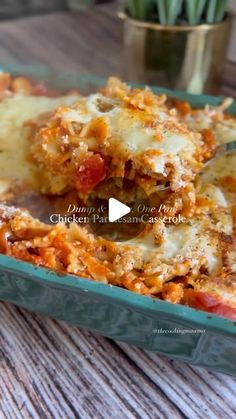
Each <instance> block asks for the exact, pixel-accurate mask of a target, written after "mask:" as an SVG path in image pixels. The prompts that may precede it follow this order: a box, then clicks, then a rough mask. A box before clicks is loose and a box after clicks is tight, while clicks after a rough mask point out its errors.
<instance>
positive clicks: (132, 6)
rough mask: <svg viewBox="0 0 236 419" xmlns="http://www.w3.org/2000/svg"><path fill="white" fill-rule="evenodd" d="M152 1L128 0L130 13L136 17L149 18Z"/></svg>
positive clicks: (139, 18) (140, 18)
mask: <svg viewBox="0 0 236 419" xmlns="http://www.w3.org/2000/svg"><path fill="white" fill-rule="evenodd" d="M151 3H152V1H151V0H127V9H128V13H129V15H130V16H131V17H133V18H134V19H138V20H147V18H148V16H149V11H150V7H151Z"/></svg>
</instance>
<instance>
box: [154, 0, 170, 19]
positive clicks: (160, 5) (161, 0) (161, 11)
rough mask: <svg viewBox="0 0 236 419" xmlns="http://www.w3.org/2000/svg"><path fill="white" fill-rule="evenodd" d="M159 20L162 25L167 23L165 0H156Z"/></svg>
mask: <svg viewBox="0 0 236 419" xmlns="http://www.w3.org/2000/svg"><path fill="white" fill-rule="evenodd" d="M156 3H157V11H158V17H159V21H160V23H161V24H162V25H166V24H167V14H166V1H165V0H156Z"/></svg>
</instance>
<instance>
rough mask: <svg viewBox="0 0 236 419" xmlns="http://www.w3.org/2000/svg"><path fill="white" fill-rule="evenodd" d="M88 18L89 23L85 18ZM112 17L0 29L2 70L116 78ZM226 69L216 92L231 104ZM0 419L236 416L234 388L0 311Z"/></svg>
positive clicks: (28, 22)
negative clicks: (12, 67) (27, 67)
mask: <svg viewBox="0 0 236 419" xmlns="http://www.w3.org/2000/svg"><path fill="white" fill-rule="evenodd" d="M91 16H92V18H91V19H90V17H91ZM121 57H122V55H121V42H120V27H119V22H118V21H117V19H116V17H115V14H114V8H113V7H110V6H106V7H105V8H104V7H102V8H99V9H97V11H96V13H95V12H94V11H90V12H84V13H81V14H75V15H74V14H69V13H55V14H53V15H48V16H44V17H43V18H42V17H40V18H39V17H32V18H30V19H19V20H18V21H17V22H4V23H2V24H1V25H0V62H2V63H21V64H46V65H48V66H50V67H52V68H56V69H57V68H60V69H63V70H69V71H78V72H81V73H86V72H88V71H89V72H91V73H94V74H97V75H101V76H108V75H109V74H117V75H122V58H121ZM235 68H236V67H235V66H234V65H233V64H232V63H228V64H227V66H226V72H225V76H224V85H223V88H222V92H224V93H225V94H227V95H230V96H231V95H234V96H236V79H235ZM0 371H1V374H0V418H1V419H2V418H7V419H11V418H12V419H16V418H17V419H18V418H24V419H27V418H40V419H41V418H43V419H44V418H46V419H47V418H56V419H57V418H58V419H68V418H69V419H71V418H82V419H90V418H93V419H100V418H101V419H106V418H109V419H113V418H114V419H126V418H130V419H134V418H140V419H146V418H147V419H148V418H158V419H159V418H168V419H169V418H174V419H178V418H190V419H201V418H202V419H215V418H216V419H218V418H220V419H221V418H224V419H226V418H230V419H232V418H235V417H236V398H235V390H236V380H235V379H233V378H231V377H228V376H225V375H223V374H219V373H212V372H208V371H206V370H204V369H201V368H199V367H191V366H189V365H186V364H183V363H180V362H177V361H171V360H168V359H167V358H164V357H162V356H159V355H157V354H154V353H150V352H147V351H142V350H140V349H137V348H134V347H132V346H128V345H126V344H123V343H115V342H112V341H111V340H108V339H105V338H103V337H99V336H96V335H95V334H92V333H90V332H88V331H84V330H80V329H78V328H75V327H70V326H68V325H66V324H65V323H63V322H57V321H54V320H51V319H48V318H43V317H40V316H36V315H34V314H30V313H28V312H26V311H25V310H23V309H19V308H16V307H14V306H12V305H10V304H5V303H0Z"/></svg>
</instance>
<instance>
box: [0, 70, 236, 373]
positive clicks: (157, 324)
mask: <svg viewBox="0 0 236 419" xmlns="http://www.w3.org/2000/svg"><path fill="white" fill-rule="evenodd" d="M4 69H6V70H8V71H10V72H11V73H13V74H24V75H29V76H34V77H35V78H37V79H43V80H46V81H48V82H49V83H50V84H51V85H54V86H56V87H62V88H65V89H68V88H70V87H77V88H78V89H79V90H81V91H82V92H83V93H84V92H86V93H87V92H89V91H91V90H94V89H96V88H98V87H99V86H100V85H101V84H103V83H104V81H103V80H101V79H98V78H96V77H93V76H84V77H82V76H81V77H79V76H73V75H68V74H55V72H53V71H50V70H46V69H38V68H37V69H35V68H33V67H32V68H25V67H21V66H20V67H17V66H14V67H11V66H4ZM154 90H155V91H156V92H167V93H168V94H171V95H172V96H176V97H179V98H181V99H185V100H188V101H189V102H190V103H191V104H192V105H193V106H195V107H199V106H204V104H205V103H209V104H212V105H216V104H218V103H219V102H220V101H221V98H219V97H218V98H216V97H210V96H194V95H189V94H186V93H181V92H171V91H169V90H166V89H159V88H156V89H154ZM230 112H231V113H234V114H236V105H235V104H234V105H233V106H232V107H231V109H230ZM0 299H1V300H3V301H8V302H11V303H14V304H16V305H19V306H21V307H25V308H27V309H28V310H31V311H34V312H36V313H40V314H42V315H47V316H51V317H53V318H55V319H60V320H64V321H66V322H68V323H70V324H73V325H77V326H80V327H85V328H87V329H89V330H92V331H94V332H97V333H100V334H102V335H104V336H107V337H109V338H112V339H117V340H120V341H124V342H126V343H130V344H134V345H137V346H139V347H142V348H144V349H148V350H151V351H156V352H159V353H162V354H164V355H167V356H169V357H171V358H178V359H181V360H183V361H185V362H190V363H192V364H195V365H200V366H203V367H206V368H209V369H214V370H217V371H221V372H224V373H227V374H231V375H235V376H236V363H235V353H236V323H234V322H232V321H230V320H227V319H225V318H223V317H218V316H215V315H211V314H208V313H205V312H202V311H198V310H194V309H192V308H189V307H187V306H181V305H174V304H170V303H168V302H165V301H161V300H157V299H153V298H150V297H145V296H142V295H137V294H135V293H132V292H130V291H127V290H125V289H122V288H118V287H115V286H110V285H105V284H102V283H99V282H95V281H92V280H89V279H88V280H87V279H84V278H79V277H75V276H72V275H61V274H58V273H55V272H52V271H49V270H47V269H44V268H41V267H40V268H39V267H36V266H33V265H31V264H29V263H26V262H21V261H19V260H15V259H13V258H10V257H7V256H5V255H0Z"/></svg>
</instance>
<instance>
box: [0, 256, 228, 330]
mask: <svg viewBox="0 0 236 419" xmlns="http://www.w3.org/2000/svg"><path fill="white" fill-rule="evenodd" d="M4 271H5V272H8V273H10V274H15V275H27V276H28V277H30V278H27V280H28V279H29V280H32V281H36V282H39V283H40V284H42V285H46V286H52V287H54V288H59V289H66V290H67V291H70V292H72V293H80V292H90V293H92V294H94V295H99V296H102V297H107V298H109V300H110V301H112V300H113V301H114V300H115V301H116V302H118V303H119V304H121V305H123V306H124V305H125V306H126V307H132V306H133V307H135V309H138V310H140V311H142V312H145V313H147V312H149V313H156V314H157V313H160V314H164V315H166V316H167V317H168V316H171V317H173V316H174V318H175V319H176V320H181V321H183V322H184V323H186V322H188V323H189V322H191V324H192V325H193V324H194V325H195V326H198V329H205V330H206V331H209V330H212V331H218V332H220V333H223V334H225V335H230V336H235V337H236V322H234V321H232V320H229V319H227V318H224V317H221V316H218V315H215V314H213V313H209V312H204V311H201V310H197V309H194V308H192V307H188V306H185V305H181V304H173V303H169V302H168V301H162V300H160V299H158V298H153V297H151V296H145V295H142V294H136V293H135V292H132V291H129V290H126V289H124V288H121V287H118V286H116V285H110V284H105V283H101V282H98V281H95V280H92V279H88V278H82V277H80V276H75V275H71V274H65V275H64V274H59V273H57V272H55V271H53V270H49V269H46V268H44V267H41V266H40V267H39V266H36V265H32V264H31V263H28V262H24V261H21V260H18V259H14V258H13V257H10V256H6V255H2V254H0V275H1V272H4Z"/></svg>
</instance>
